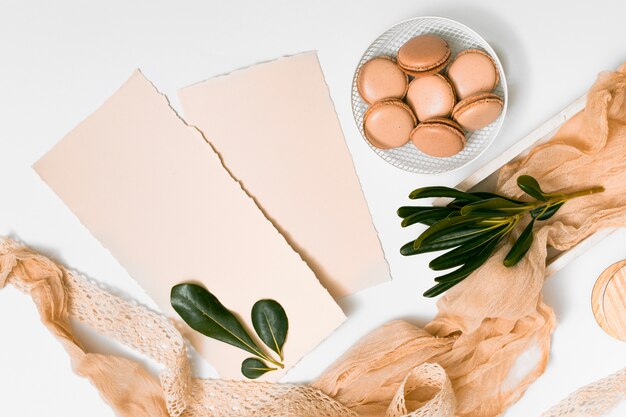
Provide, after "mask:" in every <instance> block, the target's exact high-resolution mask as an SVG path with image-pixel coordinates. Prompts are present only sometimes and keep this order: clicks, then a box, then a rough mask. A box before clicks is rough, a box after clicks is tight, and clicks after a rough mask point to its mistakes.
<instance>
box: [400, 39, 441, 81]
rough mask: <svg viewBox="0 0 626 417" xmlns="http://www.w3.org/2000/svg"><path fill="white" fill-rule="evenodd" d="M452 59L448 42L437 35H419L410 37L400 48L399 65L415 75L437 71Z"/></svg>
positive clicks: (403, 69)
mask: <svg viewBox="0 0 626 417" xmlns="http://www.w3.org/2000/svg"><path fill="white" fill-rule="evenodd" d="M449 59H450V46H449V45H448V42H446V41H445V40H443V39H441V38H440V37H439V36H435V35H419V36H416V37H414V38H412V39H409V40H408V41H407V42H406V43H405V44H404V45H402V46H401V47H400V49H399V50H398V56H397V61H398V66H399V67H400V68H401V69H402V71H404V72H406V73H407V74H409V75H413V76H415V77H420V76H423V75H430V74H434V73H437V72H439V71H441V70H442V69H443V67H445V66H446V64H447V63H448V60H449Z"/></svg>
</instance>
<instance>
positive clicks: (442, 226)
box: [413, 216, 481, 249]
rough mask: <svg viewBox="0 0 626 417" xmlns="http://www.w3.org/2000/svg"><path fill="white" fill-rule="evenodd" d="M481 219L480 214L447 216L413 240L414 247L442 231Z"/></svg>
mask: <svg viewBox="0 0 626 417" xmlns="http://www.w3.org/2000/svg"><path fill="white" fill-rule="evenodd" d="M480 220H481V218H480V217H478V216H455V217H447V218H445V219H443V220H440V221H438V222H437V223H435V224H433V225H432V226H430V227H429V228H428V229H426V230H425V231H424V232H423V233H422V234H421V235H419V237H418V238H417V239H415V241H414V242H413V247H414V248H415V249H419V247H420V246H421V245H422V243H424V241H425V240H426V239H428V238H429V237H431V236H432V237H433V238H434V237H436V236H438V235H441V234H442V233H446V232H449V231H451V230H455V229H458V228H459V227H463V226H464V225H467V224H470V223H477V222H479V221H480Z"/></svg>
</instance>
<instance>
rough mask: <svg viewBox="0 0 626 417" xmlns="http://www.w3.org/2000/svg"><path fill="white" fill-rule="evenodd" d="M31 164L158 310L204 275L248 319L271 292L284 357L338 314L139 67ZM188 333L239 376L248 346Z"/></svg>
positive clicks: (322, 333)
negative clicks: (283, 328)
mask: <svg viewBox="0 0 626 417" xmlns="http://www.w3.org/2000/svg"><path fill="white" fill-rule="evenodd" d="M35 169H36V171H37V172H38V173H39V175H41V177H42V178H43V179H44V180H45V181H46V182H47V183H48V184H49V185H50V186H51V187H52V189H53V190H54V191H56V193H57V194H58V195H59V196H60V197H61V199H63V201H64V202H65V203H66V204H67V205H68V207H69V208H70V209H71V210H72V211H73V212H74V213H75V214H76V215H77V216H78V218H79V219H80V220H81V221H82V222H83V224H85V225H86V226H87V228H88V229H89V230H90V231H91V232H92V233H93V234H94V235H95V236H96V237H97V238H98V239H99V240H100V241H101V242H102V243H103V245H104V246H105V247H107V248H108V249H109V250H110V251H111V253H112V254H113V255H114V256H115V257H116V258H117V259H118V261H119V262H120V263H121V264H122V265H124V266H125V267H126V269H127V270H128V272H129V273H130V275H131V276H133V277H134V278H135V279H136V280H137V281H138V282H139V284H141V286H142V287H143V288H145V289H146V291H147V293H148V294H149V295H150V296H151V297H152V298H153V299H154V300H155V301H156V303H157V304H158V305H159V306H160V308H161V309H162V310H163V311H164V312H165V313H166V314H168V315H171V316H173V317H174V316H175V313H174V311H173V309H172V308H171V307H170V304H169V293H170V288H171V287H172V286H173V285H175V284H177V283H180V282H183V281H200V282H201V283H203V284H204V285H205V286H206V287H207V288H208V289H209V290H210V291H211V292H213V293H214V294H215V295H216V296H217V297H218V298H219V299H220V300H221V301H222V303H223V304H224V305H225V306H227V307H228V308H230V309H231V310H234V311H235V312H237V313H239V315H240V317H241V318H242V319H243V320H244V321H246V322H247V323H248V325H249V328H250V329H252V326H251V325H250V310H251V308H252V305H253V304H254V302H255V301H257V300H258V299H261V298H273V299H275V300H277V301H279V302H280V303H281V304H282V305H283V307H284V308H285V310H286V312H287V315H288V317H289V322H290V326H289V335H288V338H287V343H286V345H285V360H286V362H285V365H286V368H287V369H288V368H289V367H291V366H293V365H294V364H295V363H296V362H297V361H298V360H299V359H300V358H301V357H302V356H303V355H304V354H306V353H307V352H308V351H310V350H311V349H312V348H314V347H315V346H316V345H317V344H318V343H319V342H320V341H322V340H323V339H324V338H326V337H327V336H328V335H329V334H330V333H331V332H332V331H333V330H334V329H335V328H336V327H337V326H339V324H340V323H341V322H342V321H343V320H344V315H343V313H342V311H341V309H340V308H339V307H338V306H337V305H336V304H335V302H334V300H333V299H332V297H331V296H330V295H329V294H328V292H327V291H326V290H325V289H324V288H323V287H322V286H321V285H320V283H319V281H318V280H317V278H316V277H315V275H314V274H313V272H312V271H311V270H310V269H309V268H308V267H307V265H306V264H305V263H304V262H303V261H302V259H301V258H300V256H299V255H298V254H297V253H296V252H294V251H293V250H292V249H291V247H290V246H289V245H288V243H287V242H286V241H285V239H284V238H283V236H282V235H281V234H280V233H279V232H278V231H277V230H276V229H275V228H274V227H273V226H272V224H271V223H270V222H269V221H268V220H267V219H266V218H265V217H264V216H263V214H262V212H261V211H260V210H259V209H258V208H257V206H256V205H255V204H254V202H253V201H252V199H250V198H249V197H248V196H247V195H246V194H245V193H244V192H243V190H242V189H241V187H240V186H239V184H238V183H237V182H236V181H234V180H233V179H232V177H231V176H230V175H229V174H228V172H227V171H226V170H225V169H224V167H223V166H222V164H221V162H220V160H219V158H218V156H217V155H216V154H215V152H214V151H213V150H212V149H211V147H210V146H209V145H208V144H207V143H206V141H205V140H204V139H203V138H202V135H201V134H200V133H199V132H198V131H197V130H196V129H195V128H193V127H190V126H187V125H186V124H185V123H184V122H183V121H182V120H181V119H180V118H179V117H178V116H177V115H176V114H175V112H174V111H173V110H172V109H171V108H170V106H169V105H168V102H167V99H166V98H165V97H164V96H163V95H161V94H159V93H158V91H157V90H156V89H155V88H154V86H152V84H150V82H149V81H147V80H146V79H145V78H144V77H143V75H142V74H141V73H140V72H139V71H137V72H135V73H134V74H133V75H132V77H131V78H130V79H129V80H128V81H127V82H126V83H125V84H124V85H123V86H122V87H121V88H120V89H119V90H118V91H117V92H116V93H115V94H114V95H113V96H112V97H111V98H110V99H109V100H107V101H106V102H105V103H104V104H103V105H102V107H101V108H100V109H98V110H97V111H96V112H94V113H93V114H92V115H91V116H89V117H88V118H87V119H86V120H85V121H83V122H82V123H81V124H80V125H78V126H77V127H76V128H75V129H74V130H72V131H71V132H70V133H69V134H68V135H67V136H66V137H65V138H63V140H61V142H59V143H58V144H57V145H56V146H55V147H54V148H53V149H52V150H51V151H50V152H49V153H48V154H47V155H45V156H44V157H43V158H42V159H41V160H40V161H38V162H37V163H36V165H35ZM188 330H189V329H188ZM251 333H254V332H253V331H252V332H251ZM186 335H187V336H188V337H190V338H191V340H192V343H193V344H194V346H195V347H196V349H198V351H199V352H200V353H201V354H202V355H203V356H204V357H205V358H206V359H207V360H208V361H209V362H210V363H211V364H212V365H213V366H215V367H216V368H217V370H218V372H219V373H220V375H221V376H222V377H223V378H235V379H241V378H242V376H241V373H240V366H241V362H242V360H243V359H245V358H246V357H248V356H250V355H249V354H246V353H245V352H243V351H240V350H238V349H236V348H234V347H231V346H229V345H225V344H223V343H220V342H216V341H213V340H210V339H208V338H206V337H204V336H200V335H199V334H197V333H195V332H192V331H190V330H189V331H187V334H186ZM259 343H260V342H259ZM282 374H283V373H279V372H273V373H268V374H266V375H267V376H266V377H265V378H266V379H269V380H274V379H277V378H278V377H279V376H281V375H282Z"/></svg>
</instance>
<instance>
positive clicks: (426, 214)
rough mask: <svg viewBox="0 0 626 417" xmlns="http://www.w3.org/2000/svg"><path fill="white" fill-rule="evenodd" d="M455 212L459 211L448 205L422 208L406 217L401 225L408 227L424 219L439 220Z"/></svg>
mask: <svg viewBox="0 0 626 417" xmlns="http://www.w3.org/2000/svg"><path fill="white" fill-rule="evenodd" d="M454 213H457V211H456V210H453V209H450V208H448V207H431V208H430V209H429V210H421V211H419V212H417V213H414V214H412V215H410V216H408V217H405V218H404V219H403V220H402V222H401V223H400V225H401V226H402V227H407V226H410V225H412V224H415V223H422V222H423V221H428V220H433V221H439V220H441V219H444V218H446V217H448V216H450V215H452V214H454Z"/></svg>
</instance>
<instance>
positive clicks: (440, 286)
mask: <svg viewBox="0 0 626 417" xmlns="http://www.w3.org/2000/svg"><path fill="white" fill-rule="evenodd" d="M456 284H458V282H439V283H437V284H436V285H434V286H433V287H431V288H429V289H428V290H427V291H426V292H424V294H422V295H423V296H424V297H428V298H432V297H436V296H438V295H439V294H441V293H444V292H446V291H448V290H449V289H450V288H452V287H454V286H455V285H456Z"/></svg>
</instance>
